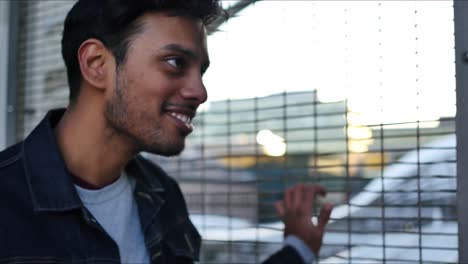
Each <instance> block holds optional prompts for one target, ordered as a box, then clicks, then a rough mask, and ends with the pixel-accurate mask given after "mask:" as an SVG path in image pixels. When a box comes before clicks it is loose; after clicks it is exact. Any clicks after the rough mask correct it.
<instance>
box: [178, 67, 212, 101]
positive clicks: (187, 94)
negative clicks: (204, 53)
mask: <svg viewBox="0 0 468 264" xmlns="http://www.w3.org/2000/svg"><path fill="white" fill-rule="evenodd" d="M180 93H181V95H182V97H183V98H184V99H186V100H190V101H195V102H197V103H198V104H202V103H204V102H206V100H207V99H208V93H207V91H206V88H205V85H204V84H203V80H202V77H201V75H200V74H197V75H195V76H193V78H189V80H188V81H187V83H186V85H185V86H184V88H183V89H181V92H180Z"/></svg>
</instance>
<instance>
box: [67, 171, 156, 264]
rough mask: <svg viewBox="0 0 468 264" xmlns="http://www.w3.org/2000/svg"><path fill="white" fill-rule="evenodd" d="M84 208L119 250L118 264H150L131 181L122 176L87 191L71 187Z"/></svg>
mask: <svg viewBox="0 0 468 264" xmlns="http://www.w3.org/2000/svg"><path fill="white" fill-rule="evenodd" d="M75 188H76V190H77V192H78V195H79V196H80V198H81V201H82V202H83V204H84V206H85V207H86V208H87V209H88V210H89V211H90V212H91V214H92V215H93V216H94V217H95V218H96V220H97V222H98V223H99V224H100V225H101V226H102V228H104V230H105V231H106V232H107V234H109V236H110V237H111V238H112V239H114V241H115V242H116V243H117V246H118V247H119V252H120V260H121V262H122V263H150V258H149V255H148V250H147V249H146V246H145V240H144V236H143V232H142V230H141V225H140V217H139V215H138V208H137V204H136V201H135V198H134V196H133V190H134V189H135V180H134V179H133V178H130V177H128V176H127V175H126V174H125V173H122V176H121V177H120V178H119V179H118V180H117V181H116V182H114V183H112V184H110V185H108V186H106V187H104V188H102V189H99V190H89V189H84V188H82V187H80V186H77V185H75Z"/></svg>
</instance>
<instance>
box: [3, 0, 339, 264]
mask: <svg viewBox="0 0 468 264" xmlns="http://www.w3.org/2000/svg"><path fill="white" fill-rule="evenodd" d="M219 13H220V7H219V4H218V2H217V1H214V0H211V1H210V0H207V1H184V0H180V1H177V0H138V1H130V0H99V1H96V0H80V1H78V2H77V3H76V4H75V6H74V7H73V8H72V10H71V11H70V12H69V14H68V15H67V18H66V20H65V26H64V32H63V39H62V55H63V58H64V61H65V64H66V66H67V74H68V80H69V86H70V105H69V106H68V108H67V109H66V110H54V111H51V112H49V113H48V114H47V116H46V117H45V119H44V120H43V121H42V122H41V123H40V124H39V125H38V126H37V127H36V128H35V129H34V131H33V132H32V133H31V134H30V135H29V136H28V137H27V138H26V139H25V140H24V141H23V142H20V143H18V144H16V145H14V146H12V147H10V148H8V149H7V150H5V151H3V152H1V153H0V186H1V188H2V191H1V192H0V209H1V212H2V214H1V216H2V217H1V219H0V262H2V263H3V262H6V263H58V262H60V263H114V262H116V263H118V262H122V263H158V264H159V263H192V262H193V261H196V260H197V259H198V256H199V250H200V242H201V239H200V236H199V234H198V232H197V231H196V229H195V228H194V226H193V225H192V223H191V222H190V220H189V218H188V213H187V208H186V205H185V202H184V200H183V197H182V194H181V192H180V189H179V187H178V185H177V183H176V182H175V181H174V180H173V179H172V178H170V177H169V176H167V175H166V174H165V173H164V171H162V170H161V169H160V168H159V167H157V166H155V165H153V164H152V163H150V162H148V161H147V160H145V159H144V158H142V157H141V156H139V155H138V153H139V152H141V151H147V152H151V153H154V154H159V155H166V156H169V155H176V154H178V153H180V152H181V151H182V150H183V148H184V141H185V137H186V136H187V135H188V134H189V133H190V132H191V131H192V129H193V128H192V125H191V120H192V118H193V117H194V116H195V111H196V109H197V107H198V106H199V105H200V104H202V103H203V102H205V101H206V99H207V94H206V90H205V87H204V85H203V82H202V76H203V73H204V72H205V71H206V69H207V68H208V65H209V60H208V53H207V48H206V34H205V25H207V24H208V23H209V22H210V21H212V20H213V19H214V18H215V17H216V16H218V15H219ZM316 194H320V195H324V194H325V190H324V189H323V188H322V187H317V186H303V185H298V186H295V187H292V188H290V189H288V190H287V191H286V193H285V199H284V201H281V202H279V203H278V204H277V205H276V207H277V210H278V212H279V214H280V216H281V217H282V219H283V220H284V222H285V236H286V239H285V246H284V247H283V248H282V249H281V250H280V251H278V252H277V253H276V254H274V255H273V256H271V257H270V258H269V259H268V260H266V262H265V263H304V262H310V261H311V260H312V258H313V257H314V256H313V255H314V254H313V253H315V254H317V253H318V251H319V249H320V245H321V240H322V236H323V229H324V226H325V225H326V223H327V222H328V219H329V215H330V211H331V207H330V206H325V207H324V208H323V209H322V212H321V214H320V216H319V220H318V224H317V225H314V224H312V222H311V208H312V204H313V200H314V197H315V195H316ZM312 252H313V253H312Z"/></svg>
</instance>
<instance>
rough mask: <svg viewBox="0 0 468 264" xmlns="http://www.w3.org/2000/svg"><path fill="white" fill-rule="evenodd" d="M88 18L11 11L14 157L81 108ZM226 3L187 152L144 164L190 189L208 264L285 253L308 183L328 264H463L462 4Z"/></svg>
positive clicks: (8, 100) (9, 123)
mask: <svg viewBox="0 0 468 264" xmlns="http://www.w3.org/2000/svg"><path fill="white" fill-rule="evenodd" d="M73 4H74V1H71V0H67V1H57V0H54V1H46V0H41V1H0V112H1V113H4V114H0V149H3V148H5V147H6V146H7V145H10V144H13V143H14V142H17V141H19V140H22V139H23V138H24V137H25V136H26V135H27V134H28V133H29V132H30V131H31V130H32V128H33V127H34V126H36V125H37V123H38V122H39V121H40V120H41V119H42V118H43V116H44V115H45V113H46V112H47V111H48V110H49V109H51V108H57V107H65V106H66V105H67V103H68V87H67V80H66V71H65V67H64V64H63V61H62V58H61V53H60V40H61V34H62V26H63V20H64V18H65V16H66V14H67V11H68V10H69V9H70V8H71V6H72V5H73ZM222 4H223V6H224V7H225V8H226V9H227V10H228V12H229V13H230V14H231V18H230V19H229V20H227V21H225V20H222V19H220V20H218V21H216V23H215V24H214V25H213V26H211V27H210V28H209V37H208V48H209V51H210V59H211V67H210V69H209V70H208V72H207V73H206V75H205V77H204V82H205V85H206V87H207V89H208V95H209V100H208V102H207V103H205V104H204V105H203V106H202V107H201V109H200V111H199V112H198V114H197V117H196V119H195V120H194V124H195V127H196V129H195V131H194V133H193V134H192V135H190V136H189V138H188V142H187V148H186V150H185V151H184V152H183V154H182V155H181V156H179V157H175V158H164V157H159V156H154V155H150V154H145V155H146V156H147V157H148V158H149V159H151V160H152V161H154V162H155V163H157V164H159V165H160V166H162V167H163V168H165V169H166V170H167V171H168V173H169V174H170V175H172V176H173V177H174V178H176V179H177V180H178V182H179V183H180V185H181V187H182V190H183V192H184V194H185V197H186V201H187V203H188V207H189V210H190V212H191V214H192V220H193V222H194V223H195V224H196V226H197V228H198V229H199V231H200V233H201V234H202V236H203V238H204V243H203V250H202V260H201V263H226V264H227V263H259V262H260V261H261V260H263V259H264V258H265V257H267V256H268V255H269V254H271V253H272V252H274V251H275V250H277V249H278V248H279V247H281V241H282V224H281V222H280V221H279V219H278V217H277V215H276V213H275V211H274V208H273V203H274V202H275V201H277V200H279V199H282V193H283V191H284V190H285V189H286V188H287V187H289V186H291V185H293V184H296V183H299V182H301V183H320V184H323V185H324V186H326V188H327V189H328V191H329V192H328V196H327V197H326V198H325V199H321V200H319V202H318V204H317V207H318V206H320V203H322V202H324V201H326V202H331V203H334V204H335V209H334V212H333V215H332V220H331V223H330V224H329V226H328V227H327V234H326V236H325V239H324V246H323V248H322V250H321V255H320V263H376V262H378V263H380V262H387V263H395V262H398V263H413V262H414V263H430V262H434V263H440V262H444V263H455V262H457V261H458V252H459V245H458V226H457V223H458V218H457V212H456V201H457V193H456V189H457V186H456V183H457V181H456V175H457V172H456V167H457V166H456V165H457V153H456V139H455V132H456V128H455V114H456V90H455V81H456V79H455V48H454V47H455V38H454V7H453V5H454V3H453V2H452V1H419V0H418V1H255V0H246V1H222ZM4 124H6V125H4Z"/></svg>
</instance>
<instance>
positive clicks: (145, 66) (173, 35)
mask: <svg viewBox="0 0 468 264" xmlns="http://www.w3.org/2000/svg"><path fill="white" fill-rule="evenodd" d="M142 21H143V24H144V27H143V28H144V29H143V31H142V32H141V33H138V34H136V35H135V36H134V38H133V39H132V40H131V42H130V45H129V48H128V51H127V57H126V61H125V62H124V63H122V64H121V65H120V66H119V68H118V69H117V72H116V74H117V75H116V78H115V79H116V83H115V87H114V89H111V90H110V92H109V94H107V95H106V96H107V98H106V100H107V101H106V112H105V115H106V119H107V121H108V124H109V125H110V126H111V127H112V128H113V129H115V130H116V131H117V132H119V133H121V134H122V135H124V136H126V137H128V138H129V139H130V140H131V141H132V142H133V144H135V146H136V147H137V148H138V150H140V151H141V150H144V151H148V152H151V153H155V154H160V155H166V156H169V155H176V154H179V153H180V152H181V151H182V150H183V149H184V143H185V137H186V136H187V135H188V134H189V133H190V132H192V125H191V120H192V118H193V117H194V115H195V111H196V109H197V107H198V106H199V105H200V104H201V103H203V102H205V101H206V99H207V94H206V90H205V87H204V85H203V82H202V75H203V73H204V71H205V70H206V69H207V67H208V64H209V61H208V54H207V48H206V33H205V29H204V26H203V24H202V22H201V21H199V20H194V19H192V18H189V17H182V16H168V15H166V14H164V13H153V14H147V15H145V16H143V17H142Z"/></svg>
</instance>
